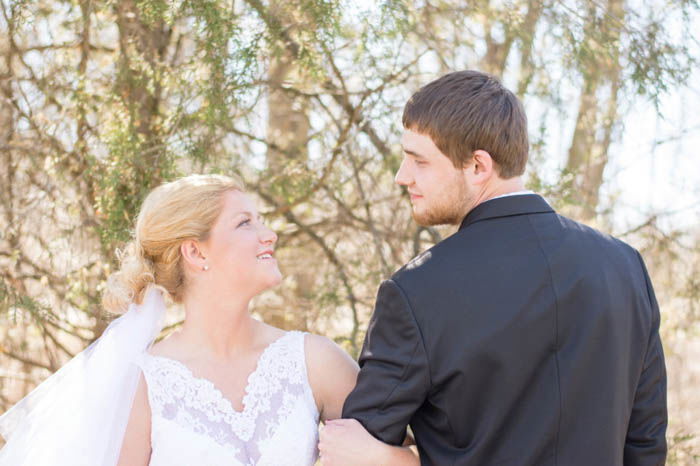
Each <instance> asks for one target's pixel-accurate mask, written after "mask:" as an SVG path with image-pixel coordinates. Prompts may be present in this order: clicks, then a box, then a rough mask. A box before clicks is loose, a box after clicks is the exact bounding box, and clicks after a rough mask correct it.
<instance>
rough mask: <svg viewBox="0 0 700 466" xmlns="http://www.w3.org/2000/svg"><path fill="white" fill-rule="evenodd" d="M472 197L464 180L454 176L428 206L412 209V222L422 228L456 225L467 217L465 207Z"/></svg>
mask: <svg viewBox="0 0 700 466" xmlns="http://www.w3.org/2000/svg"><path fill="white" fill-rule="evenodd" d="M473 197H474V196H473V195H472V194H471V193H470V190H469V188H468V186H467V184H466V182H465V181H464V178H462V177H461V176H455V177H454V179H453V180H452V182H450V183H447V185H446V186H445V187H444V189H443V190H441V192H439V193H435V196H434V198H433V199H432V203H431V204H430V205H425V204H423V205H422V206H421V207H422V208H418V209H417V208H416V207H415V206H414V207H413V210H412V214H413V220H415V221H416V223H417V224H418V225H421V226H424V227H428V226H434V225H458V224H460V223H461V222H462V220H463V219H464V216H465V215H467V206H468V205H470V204H471V200H472V198H473ZM423 199H424V201H425V200H426V199H425V198H423Z"/></svg>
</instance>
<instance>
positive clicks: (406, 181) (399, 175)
mask: <svg viewBox="0 0 700 466" xmlns="http://www.w3.org/2000/svg"><path fill="white" fill-rule="evenodd" d="M407 165H408V164H407V163H406V157H404V158H403V160H402V161H401V165H399V170H398V171H397V172H396V176H395V177H394V182H395V183H396V184H398V185H399V186H408V185H410V184H412V183H413V177H411V176H410V173H408V171H409V170H408V167H407Z"/></svg>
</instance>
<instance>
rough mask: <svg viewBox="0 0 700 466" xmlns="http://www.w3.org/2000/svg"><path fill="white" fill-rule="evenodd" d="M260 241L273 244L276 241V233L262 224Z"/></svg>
mask: <svg viewBox="0 0 700 466" xmlns="http://www.w3.org/2000/svg"><path fill="white" fill-rule="evenodd" d="M260 242H261V243H263V244H275V243H276V242H277V234H276V233H275V232H274V231H272V230H270V229H269V228H268V227H266V226H263V227H262V230H261V231H260Z"/></svg>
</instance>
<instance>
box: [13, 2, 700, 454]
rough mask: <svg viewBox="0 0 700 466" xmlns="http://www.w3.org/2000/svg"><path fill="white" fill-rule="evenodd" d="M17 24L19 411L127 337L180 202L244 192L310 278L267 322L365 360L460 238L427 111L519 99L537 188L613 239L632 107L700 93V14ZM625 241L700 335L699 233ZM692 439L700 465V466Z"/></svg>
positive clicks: (561, 8)
mask: <svg viewBox="0 0 700 466" xmlns="http://www.w3.org/2000/svg"><path fill="white" fill-rule="evenodd" d="M0 6H1V11H0V13H1V15H0V31H2V33H1V34H0V218H1V219H2V220H0V338H2V348H1V350H2V355H0V358H2V360H3V364H2V367H3V368H7V369H6V370H5V369H3V370H5V372H3V373H2V374H0V376H1V378H0V397H1V398H0V404H4V406H7V405H9V404H10V403H12V402H13V401H14V400H16V399H17V398H19V397H20V396H21V395H22V394H24V393H26V392H27V391H28V390H29V389H30V388H31V387H32V386H34V384H35V383H36V382H37V381H39V380H41V379H42V378H43V377H45V376H46V375H47V373H48V372H50V371H54V370H56V369H57V368H58V367H60V365H61V364H62V363H63V362H65V361H66V360H67V359H68V358H69V357H71V356H72V355H74V354H75V353H76V352H78V351H80V350H81V349H82V348H83V347H84V346H85V344H86V343H87V342H89V341H91V340H93V339H94V338H97V337H98V336H99V335H100V334H101V332H102V331H103V330H104V328H105V326H106V324H107V322H108V321H109V319H110V318H112V316H106V315H104V313H102V312H101V310H100V307H99V298H100V290H101V287H102V286H103V284H104V281H105V279H106V277H107V276H108V275H109V273H110V272H111V271H113V270H114V268H115V267H116V266H117V261H116V254H115V250H116V249H117V248H119V247H120V246H122V245H123V244H124V242H125V241H126V240H127V239H128V238H129V235H130V234H131V229H132V227H133V221H134V218H135V216H136V214H137V213H138V209H139V206H140V203H141V201H142V200H143V198H144V196H145V194H146V193H147V192H148V191H150V190H151V189H152V188H153V187H155V186H157V185H159V184H160V183H162V182H164V181H167V180H171V179H173V178H176V177H178V176H180V175H184V174H189V173H195V172H218V173H229V174H236V175H238V176H240V177H242V178H243V179H244V180H245V182H246V183H247V185H248V187H249V190H250V191H251V192H252V193H254V194H256V195H257V196H258V197H259V199H260V202H261V206H262V207H263V210H264V211H265V213H266V215H267V217H268V218H269V221H270V223H271V225H272V226H273V227H274V228H275V229H276V230H277V231H278V233H279V237H280V241H279V247H278V251H279V257H280V259H281V263H282V266H283V269H284V270H283V271H284V272H285V275H286V276H287V278H286V279H285V282H284V284H283V285H282V286H281V287H279V288H278V289H276V290H274V291H273V292H271V293H268V294H266V295H265V296H264V297H262V298H261V299H259V300H258V301H256V303H255V307H254V310H255V312H257V313H259V314H260V315H261V316H262V317H263V318H265V319H268V320H269V321H271V322H273V323H275V324H276V325H281V326H284V327H296V328H303V329H309V330H313V331H318V332H320V333H326V334H329V335H332V336H334V337H335V338H336V341H338V342H339V343H341V344H342V345H344V347H345V348H346V349H347V350H348V351H350V352H351V353H353V354H357V351H358V350H359V345H360V344H361V341H362V337H363V331H364V329H365V326H366V323H367V319H368V317H369V315H370V313H371V310H372V306H373V300H374V295H375V292H376V288H377V286H378V284H379V282H380V281H381V280H382V278H383V277H387V276H388V275H390V274H391V272H392V271H393V270H395V269H396V268H397V267H398V266H400V265H401V264H403V263H404V262H406V261H407V260H408V259H410V257H412V256H413V255H415V254H416V253H418V252H419V251H421V250H424V249H425V248H427V247H429V246H430V245H432V244H434V243H435V242H436V241H439V240H440V238H441V237H443V236H444V235H447V234H450V233H451V230H450V229H449V228H421V227H418V226H416V225H415V224H414V223H413V222H412V220H411V218H410V215H409V211H408V209H407V204H406V199H405V197H404V194H402V193H401V191H400V190H398V189H397V188H395V187H394V185H393V181H392V180H393V174H394V172H395V171H396V169H397V167H398V164H399V162H400V160H401V153H400V148H399V146H398V139H399V134H400V130H401V128H400V112H401V109H402V107H403V105H404V103H405V101H406V100H407V99H408V97H409V96H410V95H411V93H412V92H414V91H415V90H416V89H417V88H418V87H420V86H421V85H423V84H425V83H427V82H428V81H430V80H432V79H434V78H435V77H437V76H439V75H440V74H443V73H446V72H449V71H453V70H457V69H465V68H478V69H482V70H486V71H488V72H491V73H493V74H495V75H497V76H499V77H501V78H502V79H503V80H504V82H505V83H506V84H507V85H508V86H509V87H510V88H512V89H514V90H515V91H516V92H517V94H518V95H519V96H520V97H521V98H522V99H523V100H524V102H525V104H526V107H527V108H528V112H529V115H530V126H531V128H530V129H531V138H532V157H531V162H530V167H529V171H528V173H529V183H530V185H531V186H532V187H533V188H534V189H537V190H538V191H541V192H544V193H545V194H546V195H547V196H548V197H549V199H550V200H552V202H554V203H555V205H557V206H558V207H559V208H561V209H563V210H564V211H565V212H568V213H569V214H571V215H573V216H575V217H577V218H581V219H585V220H587V221H591V222H598V224H599V225H603V226H605V225H607V224H609V223H606V222H608V220H609V218H610V216H611V215H613V214H614V208H613V207H614V205H613V203H612V202H611V201H610V200H608V199H606V198H604V197H602V196H601V194H600V191H601V186H603V185H604V183H605V182H606V176H605V169H606V167H607V165H608V164H609V163H608V162H609V161H610V160H611V158H613V157H614V154H613V153H612V151H611V146H612V144H613V143H614V142H615V141H616V139H617V138H618V137H619V128H620V127H621V125H622V124H623V123H624V121H625V118H626V116H627V115H626V112H627V110H628V109H629V102H633V101H635V100H638V99H651V100H652V101H653V102H657V103H658V101H659V98H660V96H661V95H662V94H663V93H664V92H666V91H668V90H670V89H674V88H677V87H678V86H680V85H682V84H683V83H684V81H685V80H686V79H687V78H688V76H689V73H690V72H691V70H692V69H693V67H694V66H695V61H694V60H695V58H696V57H694V56H693V55H692V51H693V50H696V45H697V37H695V36H694V31H693V29H692V24H693V21H694V20H695V19H696V16H697V4H696V3H695V2H692V1H682V2H675V1H674V2H670V1H669V2H658V1H652V0H602V1H593V0H565V1H557V2H554V1H551V0H511V1H507V2H504V1H499V2H496V1H489V0H478V1H470V2H464V1H457V0H431V1H421V2H414V1H410V2H409V1H405V0H383V1H381V2H351V1H341V0H298V1H294V2H289V1H281V0H267V1H263V0H233V1H230V0H227V1H223V0H198V1H195V2H186V1H166V0H119V1H113V0H37V1H32V2H28V1H17V0H0ZM669 24H671V25H673V27H671V28H669V26H668V25H669ZM572 96H573V97H572ZM552 119H561V120H566V121H570V122H571V128H572V130H571V132H570V134H569V135H568V136H567V138H569V139H568V140H569V144H568V152H567V153H566V154H561V155H560V157H561V160H559V163H558V165H559V166H561V167H562V170H561V172H558V173H557V174H556V175H555V176H554V177H552V176H551V175H548V174H547V173H545V171H544V168H543V167H544V166H545V165H547V162H548V160H547V157H551V155H549V154H551V153H552V148H551V146H552V142H551V140H552V132H551V129H550V123H551V121H552ZM615 233H620V234H622V235H623V236H624V237H625V239H628V240H629V241H631V242H633V243H634V244H635V245H636V246H638V247H640V248H641V249H642V250H643V251H646V252H648V253H649V254H650V255H652V256H653V257H658V258H663V260H662V259H659V260H658V261H656V260H651V261H650V262H651V269H652V273H654V274H655V280H659V281H661V278H659V277H661V276H662V274H665V273H668V269H667V268H668V267H670V268H671V269H672V270H673V273H674V274H679V276H682V277H683V280H678V281H675V282H674V283H672V284H670V285H669V286H670V288H669V289H670V290H671V291H670V294H669V296H664V299H666V300H667V301H666V302H673V303H674V304H673V306H674V307H673V308H674V309H677V310H678V311H677V313H676V315H678V316H682V319H681V318H679V319H681V320H677V321H676V322H677V324H678V325H679V326H685V328H689V327H690V326H692V324H693V323H695V322H697V320H698V319H697V309H696V307H697V304H696V303H697V290H698V286H697V279H696V278H695V277H697V268H698V263H700V261H699V260H698V251H697V242H695V243H693V242H692V241H690V243H689V242H688V241H687V238H688V232H669V231H667V230H663V229H661V228H660V227H659V226H658V222H657V221H656V219H655V218H650V219H649V221H648V222H645V223H644V224H642V225H641V226H640V227H639V228H635V229H633V230H631V231H629V232H615ZM688 244H690V246H688ZM693 247H694V249H693ZM680 258H683V261H680ZM681 262H682V263H683V264H685V265H682V266H681ZM171 324H172V326H177V324H178V321H177V317H174V318H173V320H172V322H171ZM172 326H171V327H169V328H172ZM686 434H687V432H680V434H679V435H680V436H679V437H678V441H679V442H680V443H679V445H680V446H679V448H678V453H677V459H676V461H679V462H681V461H683V458H686V457H687V455H690V454H691V453H684V452H685V451H686V450H688V448H687V447H686V446H687V445H688V444H689V442H692V441H693V440H692V437H691V440H688V439H687V438H686V437H684V435H686ZM681 446H682V448H681ZM688 451H692V449H690V450H688ZM678 455H680V456H678ZM683 455H686V456H683ZM679 464H680V463H679Z"/></svg>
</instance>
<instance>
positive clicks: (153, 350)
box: [148, 333, 180, 359]
mask: <svg viewBox="0 0 700 466" xmlns="http://www.w3.org/2000/svg"><path fill="white" fill-rule="evenodd" d="M178 340H179V338H178V335H177V333H174V334H171V335H169V336H167V337H166V338H164V339H162V340H160V341H158V342H156V343H154V344H153V345H152V346H151V347H150V348H149V349H148V354H150V355H152V356H162V357H166V358H172V359H178V358H179V356H180V345H179V344H178Z"/></svg>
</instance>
